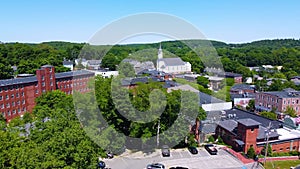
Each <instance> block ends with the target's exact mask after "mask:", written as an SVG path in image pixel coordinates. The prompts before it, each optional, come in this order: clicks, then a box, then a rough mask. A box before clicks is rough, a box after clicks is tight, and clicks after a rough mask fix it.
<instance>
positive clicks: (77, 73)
mask: <svg viewBox="0 0 300 169" xmlns="http://www.w3.org/2000/svg"><path fill="white" fill-rule="evenodd" d="M81 75H91V76H94V75H95V73H93V72H90V71H87V70H78V71H71V72H62V73H55V78H56V79H60V78H67V77H76V76H81Z"/></svg>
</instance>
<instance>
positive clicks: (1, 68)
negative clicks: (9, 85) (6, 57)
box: [0, 63, 13, 79]
mask: <svg viewBox="0 0 300 169" xmlns="http://www.w3.org/2000/svg"><path fill="white" fill-rule="evenodd" d="M12 76H13V69H12V68H11V67H10V66H8V65H4V64H3V63H0V79H9V78H12Z"/></svg>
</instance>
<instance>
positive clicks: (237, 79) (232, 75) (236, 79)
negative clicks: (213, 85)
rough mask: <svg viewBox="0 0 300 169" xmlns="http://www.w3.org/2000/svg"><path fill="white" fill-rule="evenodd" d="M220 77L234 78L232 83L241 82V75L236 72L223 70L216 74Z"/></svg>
mask: <svg viewBox="0 0 300 169" xmlns="http://www.w3.org/2000/svg"><path fill="white" fill-rule="evenodd" d="M218 76H220V77H225V78H232V79H234V83H243V76H242V75H241V74H238V73H232V72H225V73H220V74H218Z"/></svg>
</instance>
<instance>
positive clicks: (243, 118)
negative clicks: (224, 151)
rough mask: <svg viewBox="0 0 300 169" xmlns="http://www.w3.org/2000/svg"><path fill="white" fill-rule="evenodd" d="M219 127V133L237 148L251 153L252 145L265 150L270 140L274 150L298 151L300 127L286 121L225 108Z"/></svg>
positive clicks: (256, 148)
mask: <svg viewBox="0 0 300 169" xmlns="http://www.w3.org/2000/svg"><path fill="white" fill-rule="evenodd" d="M224 112H225V114H224V117H223V118H222V120H221V121H220V122H219V123H218V126H217V128H216V131H215V133H216V137H218V136H220V137H221V138H222V139H223V141H224V142H225V143H226V144H228V145H231V146H232V148H233V149H234V150H236V151H242V152H244V153H247V151H248V149H249V148H250V147H253V148H254V150H255V152H259V153H261V151H262V150H263V148H264V146H265V145H266V143H267V142H268V144H269V145H270V147H271V149H272V152H274V153H275V152H290V151H298V150H299V146H300V131H298V130H294V129H292V128H289V127H288V126H285V125H284V124H283V123H282V122H280V121H276V120H271V119H268V118H265V117H262V116H259V115H257V114H255V113H252V112H247V111H244V110H240V109H232V110H225V111H224Z"/></svg>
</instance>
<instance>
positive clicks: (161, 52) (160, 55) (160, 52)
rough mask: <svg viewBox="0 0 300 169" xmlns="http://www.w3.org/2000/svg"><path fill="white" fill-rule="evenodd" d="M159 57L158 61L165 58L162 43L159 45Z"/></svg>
mask: <svg viewBox="0 0 300 169" xmlns="http://www.w3.org/2000/svg"><path fill="white" fill-rule="evenodd" d="M157 56H158V59H162V58H163V51H162V49H161V43H160V44H159V49H158V53H157Z"/></svg>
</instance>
